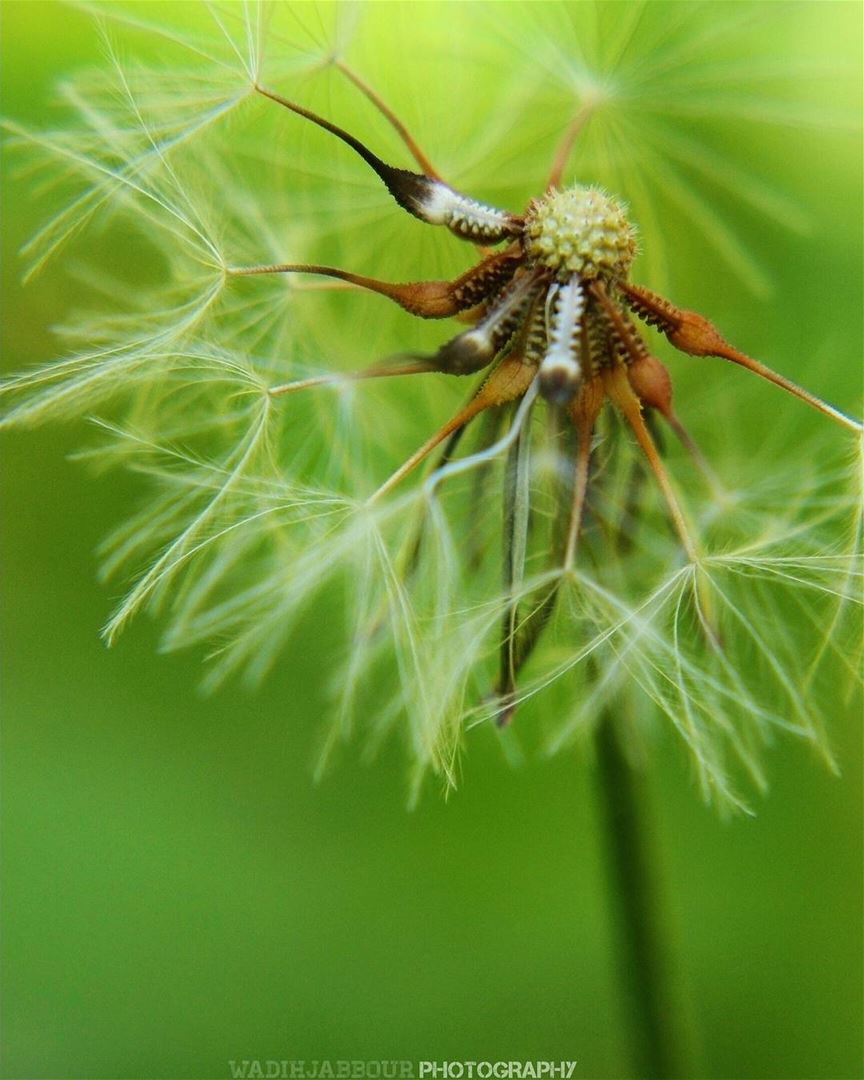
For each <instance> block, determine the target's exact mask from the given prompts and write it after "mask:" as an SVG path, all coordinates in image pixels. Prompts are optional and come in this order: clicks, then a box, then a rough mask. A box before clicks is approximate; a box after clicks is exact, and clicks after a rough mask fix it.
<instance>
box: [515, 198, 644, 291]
mask: <svg viewBox="0 0 864 1080" xmlns="http://www.w3.org/2000/svg"><path fill="white" fill-rule="evenodd" d="M525 251H526V253H527V254H528V256H529V257H530V258H532V259H535V260H536V261H537V262H539V263H542V264H543V265H544V266H548V267H549V269H550V270H554V271H555V272H556V274H557V275H558V277H559V278H561V279H562V280H563V279H564V278H567V277H570V275H571V274H578V275H579V276H580V277H583V278H595V277H610V278H624V277H626V276H627V271H628V270H629V269H630V264H631V263H632V262H633V257H634V255H635V254H636V230H635V229H634V228H633V226H632V225H631V224H630V222H629V221H628V220H627V217H626V215H625V213H624V208H623V207H622V206H621V204H620V203H619V202H618V201H617V200H616V199H613V198H612V196H611V195H606V194H605V192H602V191H598V189H597V188H589V187H572V188H568V189H567V190H566V191H553V192H551V193H550V194H549V195H546V196H544V197H543V198H542V199H538V200H537V202H535V203H534V204H533V205H532V206H531V207H530V209H529V210H528V213H527V215H526V217H525Z"/></svg>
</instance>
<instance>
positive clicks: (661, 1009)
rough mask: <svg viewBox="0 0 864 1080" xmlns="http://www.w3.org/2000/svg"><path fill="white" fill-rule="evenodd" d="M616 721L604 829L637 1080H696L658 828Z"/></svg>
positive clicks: (606, 722)
mask: <svg viewBox="0 0 864 1080" xmlns="http://www.w3.org/2000/svg"><path fill="white" fill-rule="evenodd" d="M616 728H617V725H616V722H615V720H614V719H613V718H612V717H611V716H610V715H609V714H608V713H607V714H606V715H605V717H604V719H603V720H602V722H601V724H600V727H599V729H598V732H597V765H598V770H597V774H598V781H599V791H600V800H601V804H602V814H601V817H602V829H603V832H604V834H605V840H606V855H607V859H608V866H609V878H610V885H611V889H612V893H613V898H614V918H615V921H616V923H617V926H616V930H617V935H618V955H619V959H620V977H621V982H622V986H623V987H624V990H625V993H626V997H627V1003H628V1006H629V1013H630V1024H631V1029H632V1043H633V1066H634V1070H635V1071H634V1072H633V1074H632V1075H633V1077H634V1078H637V1080H670V1078H673V1077H687V1078H691V1080H692V1078H693V1077H694V1076H696V1075H697V1074H696V1073H695V1072H694V1071H693V1070H692V1069H691V1068H689V1067H688V1062H687V1061H686V1060H685V1058H686V1057H689V1054H688V1053H686V1051H687V1046H686V1043H687V1041H688V1040H687V1039H686V1038H685V1028H686V1027H687V1024H686V1022H685V1016H684V1014H683V1010H682V1009H681V1008H679V1007H678V1002H677V995H676V994H675V993H674V992H673V991H674V986H673V980H672V975H673V971H672V963H671V960H670V955H669V939H668V934H667V932H666V930H667V928H666V926H665V922H664V920H663V918H662V916H661V911H660V904H659V902H658V889H657V884H656V881H655V867H654V859H652V844H651V835H650V833H651V826H650V823H649V821H648V819H647V816H646V800H645V798H644V794H645V793H644V792H643V791H642V790H641V788H642V784H641V783H640V779H639V777H638V775H637V773H636V771H635V770H634V769H633V767H632V766H631V765H630V763H629V762H628V760H627V758H626V756H625V754H624V751H623V749H622V745H621V739H620V736H619V733H618V731H617V730H616Z"/></svg>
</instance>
